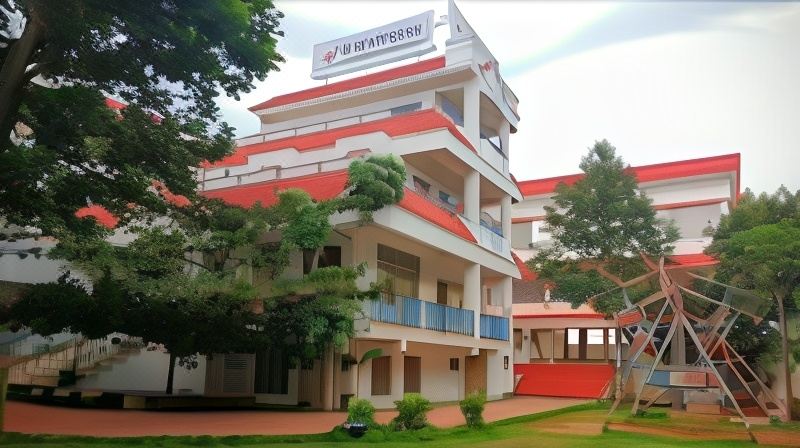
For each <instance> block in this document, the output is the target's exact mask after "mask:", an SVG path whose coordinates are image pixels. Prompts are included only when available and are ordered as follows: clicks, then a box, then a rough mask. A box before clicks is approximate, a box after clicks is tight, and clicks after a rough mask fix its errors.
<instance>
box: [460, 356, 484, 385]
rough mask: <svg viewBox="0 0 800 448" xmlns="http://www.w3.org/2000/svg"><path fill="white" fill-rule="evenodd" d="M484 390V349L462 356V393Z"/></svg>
mask: <svg viewBox="0 0 800 448" xmlns="http://www.w3.org/2000/svg"><path fill="white" fill-rule="evenodd" d="M481 391H483V392H486V351H485V350H481V351H480V352H479V353H478V355H477V356H466V357H464V395H465V396H466V395H469V394H471V393H473V392H481Z"/></svg>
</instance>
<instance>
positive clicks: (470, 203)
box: [464, 170, 481, 224]
mask: <svg viewBox="0 0 800 448" xmlns="http://www.w3.org/2000/svg"><path fill="white" fill-rule="evenodd" d="M480 216H481V175H480V173H478V172H477V171H475V170H470V171H469V172H467V174H466V175H465V176H464V217H465V218H467V219H468V220H470V221H472V222H474V223H475V224H479V223H480Z"/></svg>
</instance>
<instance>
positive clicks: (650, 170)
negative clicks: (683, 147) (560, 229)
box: [517, 153, 741, 196]
mask: <svg viewBox="0 0 800 448" xmlns="http://www.w3.org/2000/svg"><path fill="white" fill-rule="evenodd" d="M740 166H741V157H740V155H739V153H734V154H726V155H722V156H714V157H704V158H700V159H690V160H680V161H677V162H667V163H657V164H654V165H642V166H635V167H630V168H628V169H629V170H630V172H631V173H633V174H634V175H635V176H636V179H637V180H638V181H639V182H655V181H659V180H667V179H679V178H681V177H690V176H701V175H704V174H715V173H726V172H730V171H734V172H736V192H737V193H738V192H739V182H740V180H739V177H740V175H739V173H740ZM580 179H583V174H569V175H566V176H557V177H548V178H545V179H531V180H523V181H521V182H517V186H518V187H519V190H520V191H521V192H522V195H523V196H536V195H539V194H546V193H552V192H554V191H555V190H556V186H557V185H558V184H560V183H562V182H563V183H565V184H567V185H573V184H575V182H577V181H578V180H580Z"/></svg>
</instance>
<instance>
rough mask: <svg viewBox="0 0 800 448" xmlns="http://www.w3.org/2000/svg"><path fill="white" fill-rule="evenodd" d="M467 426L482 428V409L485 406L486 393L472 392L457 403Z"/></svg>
mask: <svg viewBox="0 0 800 448" xmlns="http://www.w3.org/2000/svg"><path fill="white" fill-rule="evenodd" d="M458 404H459V405H460V406H461V413H462V414H464V420H466V421H467V426H469V427H470V428H477V427H480V426H483V408H484V407H485V406H486V392H473V393H471V394H469V395H467V397H466V398H464V399H463V400H461V402H459V403H458Z"/></svg>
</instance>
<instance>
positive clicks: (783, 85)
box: [219, 0, 800, 191]
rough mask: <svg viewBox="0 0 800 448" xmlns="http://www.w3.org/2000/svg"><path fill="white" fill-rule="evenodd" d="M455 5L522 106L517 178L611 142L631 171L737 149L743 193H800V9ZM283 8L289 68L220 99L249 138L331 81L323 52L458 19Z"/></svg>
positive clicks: (420, 5)
mask: <svg viewBox="0 0 800 448" xmlns="http://www.w3.org/2000/svg"><path fill="white" fill-rule="evenodd" d="M457 4H458V6H459V8H460V9H461V11H462V12H463V13H464V16H465V17H466V19H467V21H468V22H469V23H470V25H472V27H473V28H474V29H475V31H476V32H477V33H478V34H479V35H480V37H481V38H482V39H483V41H484V42H485V43H486V45H487V46H488V47H489V49H490V50H491V51H492V52H493V53H494V55H495V57H496V58H497V59H498V61H499V62H500V72H501V74H502V75H503V77H504V79H505V80H506V82H507V83H508V85H509V86H510V87H511V89H512V90H514V92H515V93H516V94H517V97H519V100H520V105H519V114H520V117H521V120H520V123H519V131H518V132H517V133H516V134H514V135H513V136H512V137H511V171H512V172H513V173H514V174H515V176H516V177H517V179H519V180H523V179H533V178H541V177H550V176H558V175H562V174H570V173H574V172H577V171H578V162H579V160H580V157H581V156H582V155H583V154H585V153H586V150H587V148H588V147H589V146H591V145H592V144H593V143H594V141H595V140H599V139H603V138H606V139H608V140H609V141H610V142H611V143H612V144H613V145H614V146H616V147H617V151H618V153H619V154H620V155H622V156H623V158H624V159H625V161H626V162H628V163H630V164H631V165H642V164H649V163H658V162H667V161H673V160H681V159H688V158H696V157H705V156H712V155H719V154H726V153H732V152H739V153H741V154H742V187H743V188H744V187H751V188H752V189H754V190H756V191H763V190H767V191H773V190H775V189H776V188H777V187H778V186H779V185H780V184H785V185H786V186H787V187H789V188H791V189H792V190H797V189H800V175H798V170H800V3H789V2H782V3H763V2H758V3H755V2H753V3H750V2H730V3H727V2H708V3H695V2H664V3H657V2H645V1H639V2H610V3H601V2H593V1H592V2H589V1H584V2H547V1H513V2H498V1H466V0H461V1H458V2H457ZM276 5H277V7H278V8H279V9H280V10H281V11H283V12H284V13H285V14H286V17H285V18H284V19H283V22H282V25H281V29H283V31H284V32H285V34H286V37H285V38H283V39H282V40H281V41H280V44H279V51H280V53H281V54H282V55H283V56H284V57H285V58H286V62H285V63H284V64H282V65H281V71H280V72H277V73H274V74H271V75H270V76H269V77H268V78H267V80H266V81H264V82H263V83H258V86H257V88H256V90H255V91H253V92H252V93H250V94H247V95H243V96H242V99H241V100H240V101H238V102H236V101H234V100H233V99H230V98H224V97H223V98H221V99H220V101H219V104H220V106H221V108H222V112H223V116H224V118H225V120H227V121H228V122H229V123H230V124H232V125H233V126H234V127H236V128H237V135H239V136H243V135H248V134H252V133H255V132H257V131H258V128H259V125H258V119H257V118H256V116H255V115H253V114H251V113H250V112H249V111H247V107H249V106H252V105H254V104H257V103H259V102H261V101H264V100H266V99H268V98H271V97H273V96H275V95H279V94H283V93H288V92H291V91H295V90H300V89H304V88H309V87H314V86H317V85H321V84H324V82H322V81H315V80H312V79H311V78H310V73H311V47H312V45H313V44H315V43H319V42H324V41H327V40H331V39H335V38H339V37H343V36H346V35H348V34H352V33H355V32H359V31H363V30H366V29H369V28H372V27H375V26H379V25H382V24H385V23H389V22H392V21H395V20H398V19H401V18H404V17H408V16H411V15H415V14H418V13H421V12H424V11H427V10H430V9H433V10H434V11H435V15H436V17H438V16H440V15H444V14H447V2H446V1H402V2H385V1H372V2H368V1H356V2H338V1H325V2H311V1H297V0H290V1H276ZM448 33H449V30H448V29H447V27H439V28H437V29H436V32H435V35H434V42H436V44H437V47H438V51H437V52H436V53H433V54H431V55H427V56H423V58H428V57H432V56H435V55H437V54H441V53H443V51H444V41H445V39H446V38H447V37H448ZM413 61H414V60H407V61H404V62H401V63H399V64H407V63H409V62H413ZM399 64H397V63H396V64H392V65H399ZM383 68H385V67H382V68H375V69H372V71H376V70H380V69H383ZM364 73H365V72H359V73H356V74H354V75H350V76H345V77H340V78H333V81H335V80H338V79H344V78H346V77H352V76H357V75H363V74H364Z"/></svg>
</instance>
